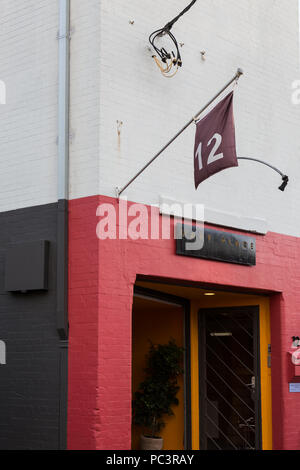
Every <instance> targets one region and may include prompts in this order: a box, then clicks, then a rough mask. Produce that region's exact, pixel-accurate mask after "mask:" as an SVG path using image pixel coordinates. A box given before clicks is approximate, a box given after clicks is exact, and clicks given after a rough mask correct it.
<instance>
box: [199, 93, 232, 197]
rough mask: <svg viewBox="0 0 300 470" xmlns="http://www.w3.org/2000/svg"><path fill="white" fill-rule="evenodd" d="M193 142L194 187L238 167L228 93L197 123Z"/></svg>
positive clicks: (230, 97)
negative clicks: (227, 169)
mask: <svg viewBox="0 0 300 470" xmlns="http://www.w3.org/2000/svg"><path fill="white" fill-rule="evenodd" d="M196 126H197V131H196V140H195V152H194V157H195V158H194V164H195V187H196V189H197V188H198V186H199V184H200V183H202V181H204V180H206V179H207V178H209V177H210V176H212V175H214V174H215V173H218V172H219V171H222V170H225V169H226V168H231V167H234V166H238V160H237V155H236V143H235V127H234V117H233V92H231V93H229V95H227V96H226V97H225V98H224V99H223V100H222V101H220V103H218V104H217V106H216V107H215V108H214V109H213V110H212V111H210V113H208V114H207V115H206V116H205V117H204V118H203V119H201V121H198V122H197V124H196Z"/></svg>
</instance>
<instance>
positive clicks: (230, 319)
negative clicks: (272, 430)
mask: <svg viewBox="0 0 300 470" xmlns="http://www.w3.org/2000/svg"><path fill="white" fill-rule="evenodd" d="M199 339H200V341H199V391H200V393H199V395H200V397H199V398H200V400H199V402H200V448H201V449H203V450H255V449H256V450H259V449H261V448H262V443H261V396H260V390H261V386H260V347H259V344H260V342H259V307H256V306H249V307H247V306H244V307H243V306H241V307H228V308H217V309H204V310H202V309H201V310H200V311H199Z"/></svg>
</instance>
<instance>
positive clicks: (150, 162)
mask: <svg viewBox="0 0 300 470" xmlns="http://www.w3.org/2000/svg"><path fill="white" fill-rule="evenodd" d="M243 73H244V72H243V70H242V69H240V68H239V69H237V72H236V74H235V76H234V77H233V78H232V79H231V80H230V81H229V82H228V83H227V84H226V85H225V86H224V87H223V88H222V90H220V91H219V92H218V93H217V94H216V95H215V96H214V97H213V98H212V99H211V100H210V101H209V102H208V103H207V104H206V105H205V106H204V107H203V108H202V109H201V110H200V111H199V112H198V113H197V114H196V115H195V116H194V117H193V118H192V119H191V120H190V121H189V122H188V123H187V124H186V125H185V126H184V127H183V128H182V129H181V130H180V131H179V132H177V134H176V135H175V136H174V137H173V138H172V139H171V140H169V142H168V143H167V144H166V145H165V146H164V147H163V148H162V149H161V150H160V151H159V152H158V153H157V154H156V155H155V156H154V157H153V158H152V159H151V160H150V161H149V162H148V163H147V164H146V165H145V166H144V167H143V168H142V169H141V170H140V171H139V172H138V173H137V174H136V175H135V176H134V177H133V178H131V180H130V181H128V183H127V184H126V185H125V186H123V188H122V189H119V188H116V195H117V197H118V198H119V197H120V196H121V194H122V193H123V192H124V191H125V190H126V189H127V188H128V187H129V186H130V185H131V184H132V183H133V182H134V181H135V180H136V179H137V178H138V177H139V176H140V175H141V174H142V173H144V171H145V170H146V169H147V168H148V167H149V166H150V165H151V164H152V163H153V162H154V161H155V160H156V159H157V158H158V157H159V156H160V155H161V154H162V153H163V152H164V151H165V150H166V149H167V148H168V147H169V146H170V145H171V144H172V143H173V142H174V141H175V140H176V139H177V138H178V137H179V136H180V135H181V134H182V133H183V132H184V131H185V130H186V129H187V128H188V127H189V126H190V125H191V124H192V123H193V122H195V121H196V120H197V118H198V117H199V116H200V114H202V113H203V112H204V111H205V110H206V109H207V108H208V107H209V106H210V105H211V104H212V103H213V102H214V101H215V100H216V99H217V98H218V97H219V96H220V95H221V94H222V93H223V92H224V91H225V90H226V88H228V87H229V86H230V85H231V84H232V83H233V82H234V81H237V80H238V79H239V78H240V76H241V75H243Z"/></svg>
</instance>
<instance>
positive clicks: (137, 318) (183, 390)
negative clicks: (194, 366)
mask: <svg viewBox="0 0 300 470" xmlns="http://www.w3.org/2000/svg"><path fill="white" fill-rule="evenodd" d="M132 328H133V329H132V366H133V367H132V392H133V394H134V392H135V391H137V390H138V387H139V384H140V383H141V382H142V381H143V380H144V369H145V365H146V363H145V359H146V356H147V353H148V351H149V346H150V345H151V344H167V343H168V342H169V341H170V340H174V341H175V343H176V344H177V345H178V346H179V347H182V348H183V349H184V358H183V369H184V373H183V375H182V376H180V377H179V378H178V385H179V392H178V395H177V398H178V405H177V406H175V407H174V408H173V410H172V411H173V415H171V416H164V421H165V427H164V428H163V429H162V430H161V433H160V434H161V437H163V439H164V450H187V449H190V448H191V423H190V415H191V409H190V393H191V392H190V351H189V343H190V340H189V338H190V303H189V301H187V300H186V299H184V298H180V297H178V296H175V295H170V294H166V293H163V292H158V291H155V290H152V289H146V288H142V287H139V286H135V289H134V300H133V308H132ZM142 432H143V429H142V428H139V427H137V426H135V425H133V426H132V450H138V449H139V437H140V434H141V433H142Z"/></svg>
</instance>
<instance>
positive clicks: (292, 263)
mask: <svg viewBox="0 0 300 470" xmlns="http://www.w3.org/2000/svg"><path fill="white" fill-rule="evenodd" d="M103 202H104V203H108V202H109V203H112V204H114V205H115V206H116V208H118V202H117V201H116V200H114V199H110V198H106V197H91V198H85V199H80V200H74V201H71V202H70V260H69V263H70V287H69V288H70V349H69V358H70V359H69V411H68V416H69V418H68V420H69V424H68V442H69V448H70V449H106V450H112V449H113V450H120V449H130V445H131V444H130V439H131V307H132V296H133V287H134V283H135V280H136V275H137V274H140V275H145V276H156V277H160V278H167V279H170V280H172V279H174V280H175V279H176V280H185V281H190V282H200V283H206V284H207V283H211V284H214V285H215V284H220V285H222V286H226V287H228V288H230V287H235V288H240V289H253V290H254V291H255V292H259V291H268V292H270V293H271V292H272V293H274V294H273V296H272V299H271V322H272V381H273V384H272V389H273V427H274V448H275V449H300V426H299V422H300V395H298V394H289V392H288V382H289V380H290V379H291V367H290V366H289V361H290V359H289V357H288V355H287V351H288V350H289V348H290V345H291V337H292V336H293V335H300V315H299V311H300V271H299V258H300V240H299V239H298V238H293V237H288V236H282V235H279V234H275V233H269V234H268V235H267V236H257V237H256V239H257V266H256V267H252V268H249V267H245V266H238V265H231V264H225V263H218V262H214V261H206V260H198V259H192V258H185V257H180V256H176V255H175V242H174V240H156V241H155V240H154V241H153V240H138V241H132V240H106V241H99V240H98V239H97V237H96V226H97V223H98V221H99V219H98V218H97V217H96V210H97V207H98V205H99V204H101V203H103ZM149 213H150V209H149ZM298 309H299V310H298Z"/></svg>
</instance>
